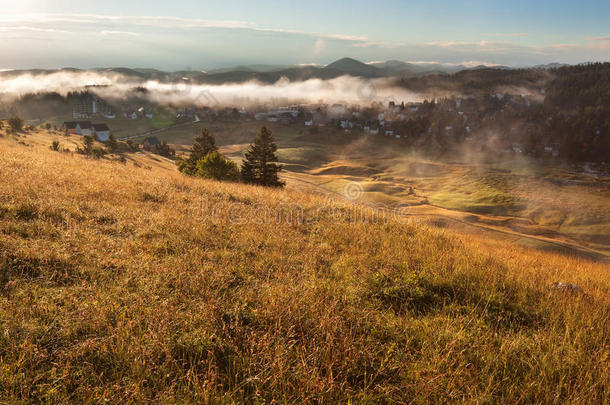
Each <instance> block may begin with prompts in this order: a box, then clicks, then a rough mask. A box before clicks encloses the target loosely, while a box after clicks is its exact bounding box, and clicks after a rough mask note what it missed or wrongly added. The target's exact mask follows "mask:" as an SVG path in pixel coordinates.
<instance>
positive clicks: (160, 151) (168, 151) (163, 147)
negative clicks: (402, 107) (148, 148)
mask: <svg viewBox="0 0 610 405" xmlns="http://www.w3.org/2000/svg"><path fill="white" fill-rule="evenodd" d="M154 153H156V154H157V155H161V156H165V157H168V158H171V157H173V156H174V155H175V154H176V151H175V150H173V149H172V148H170V146H169V145H168V144H167V142H166V141H163V142H161V143H160V144H158V145H155V150H154Z"/></svg>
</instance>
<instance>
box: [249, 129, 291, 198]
mask: <svg viewBox="0 0 610 405" xmlns="http://www.w3.org/2000/svg"><path fill="white" fill-rule="evenodd" d="M275 152H277V145H276V144H275V142H274V140H273V135H272V134H271V131H269V130H268V129H267V128H265V127H262V128H261V131H260V132H259V133H258V135H257V136H256V138H255V139H254V143H252V144H251V145H250V148H249V149H248V151H247V152H246V159H245V160H244V161H243V163H242V166H241V176H242V179H243V181H244V182H245V183H251V184H259V185H261V186H269V187H283V186H284V183H283V182H282V181H280V179H279V177H278V173H279V172H280V171H281V170H282V166H281V165H278V164H277V163H276V162H277V161H278V158H277V155H276V153H275Z"/></svg>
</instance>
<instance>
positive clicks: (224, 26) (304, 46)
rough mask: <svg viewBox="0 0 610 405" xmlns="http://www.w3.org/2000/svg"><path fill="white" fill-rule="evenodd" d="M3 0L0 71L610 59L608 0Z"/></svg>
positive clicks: (520, 63) (516, 64)
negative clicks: (430, 1)
mask: <svg viewBox="0 0 610 405" xmlns="http://www.w3.org/2000/svg"><path fill="white" fill-rule="evenodd" d="M531 3H532V2H526V1H521V0H519V1H515V2H510V4H505V2H501V1H496V0H492V1H487V2H485V3H484V4H481V3H480V2H477V1H475V0H469V1H465V2H459V3H458V2H454V1H448V0H445V1H438V2H436V3H435V4H434V6H432V7H431V6H429V5H424V4H419V3H418V2H411V1H409V2H402V1H397V0H384V1H381V2H378V3H376V4H375V5H371V4H369V3H368V2H364V1H354V2H350V3H349V5H347V4H344V3H342V2H334V3H330V4H329V3H325V2H322V1H318V0H314V1H310V2H308V3H307V4H302V3H296V2H295V3H290V2H289V3H286V2H277V1H271V0H266V1H264V2H262V3H258V4H250V3H247V2H244V1H236V2H232V3H231V4H225V3H223V2H219V1H210V2H206V3H205V4H201V3H198V2H195V1H180V2H175V3H172V4H162V3H150V2H144V1H133V2H129V3H128V4H125V3H124V2H119V1H116V0H109V1H106V2H104V3H99V4H74V3H73V2H70V1H66V0H59V1H54V2H53V4H48V3H47V2H42V1H40V0H24V1H22V2H20V3H15V2H9V1H5V0H0V9H1V10H3V13H2V15H1V16H0V54H1V55H2V59H0V69H36V68H45V69H56V68H61V67H68V66H69V67H75V68H94V67H110V66H125V67H132V68H136V67H140V68H155V69H159V70H166V71H168V70H170V71H176V70H211V69H218V68H227V67H232V66H238V65H249V64H269V65H299V64H318V65H325V64H328V63H330V62H333V61H334V60H336V59H339V58H342V57H351V58H354V59H358V60H361V61H363V62H369V61H377V60H401V61H425V62H432V63H444V64H447V63H450V64H472V65H474V64H491V65H506V66H511V67H520V66H531V65H537V64H547V63H555V62H557V63H568V64H576V63H583V62H589V61H602V62H603V61H610V29H609V28H608V24H607V21H608V20H610V4H608V3H602V2H600V1H591V0H587V1H583V2H578V3H576V2H570V1H565V0H562V1H554V2H551V1H547V0H544V1H539V2H536V4H531Z"/></svg>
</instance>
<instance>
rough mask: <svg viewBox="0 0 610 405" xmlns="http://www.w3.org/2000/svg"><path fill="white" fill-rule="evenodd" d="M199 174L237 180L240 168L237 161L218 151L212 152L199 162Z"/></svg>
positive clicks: (209, 177)
mask: <svg viewBox="0 0 610 405" xmlns="http://www.w3.org/2000/svg"><path fill="white" fill-rule="evenodd" d="M197 175H198V176H201V177H204V178H206V179H214V180H228V181H237V180H238V179H239V170H238V169H237V165H236V164H235V162H233V161H231V160H229V159H227V158H225V157H224V156H222V155H221V154H220V153H218V152H211V153H208V155H207V156H206V157H205V158H203V159H200V160H199V161H198V162H197Z"/></svg>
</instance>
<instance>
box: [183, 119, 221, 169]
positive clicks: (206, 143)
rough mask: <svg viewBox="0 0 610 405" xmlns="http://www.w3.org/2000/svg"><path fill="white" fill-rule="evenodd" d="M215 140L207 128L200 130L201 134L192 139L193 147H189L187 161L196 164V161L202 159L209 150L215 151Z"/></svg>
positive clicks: (216, 148)
mask: <svg viewBox="0 0 610 405" xmlns="http://www.w3.org/2000/svg"><path fill="white" fill-rule="evenodd" d="M217 151H218V147H217V146H216V140H215V139H214V136H213V135H212V134H211V133H210V131H208V129H207V128H205V129H203V130H202V131H201V135H199V136H197V137H196V138H195V139H194V143H193V147H192V148H191V156H190V157H189V159H188V160H189V163H190V164H192V165H196V164H197V161H198V160H200V159H203V158H204V157H206V156H207V155H208V154H209V153H211V152H217Z"/></svg>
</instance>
